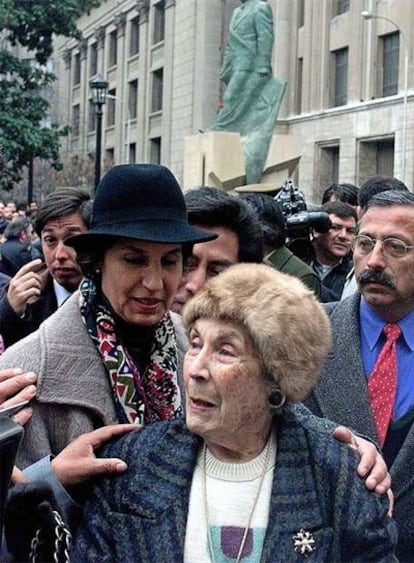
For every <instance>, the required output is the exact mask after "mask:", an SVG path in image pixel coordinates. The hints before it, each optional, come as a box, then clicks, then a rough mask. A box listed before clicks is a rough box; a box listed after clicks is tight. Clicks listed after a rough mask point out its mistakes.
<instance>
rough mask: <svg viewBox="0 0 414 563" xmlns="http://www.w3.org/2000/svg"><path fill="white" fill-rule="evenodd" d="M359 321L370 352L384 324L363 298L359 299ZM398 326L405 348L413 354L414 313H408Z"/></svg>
mask: <svg viewBox="0 0 414 563" xmlns="http://www.w3.org/2000/svg"><path fill="white" fill-rule="evenodd" d="M360 319H361V326H365V327H366V328H367V330H366V331H364V334H365V337H366V339H367V342H368V346H369V349H370V350H371V352H372V350H373V349H374V346H375V345H376V344H377V342H378V339H379V338H380V336H381V334H382V331H383V329H384V326H385V325H386V322H385V321H384V320H383V319H382V318H381V317H380V316H378V315H377V313H375V311H374V310H373V309H372V308H371V307H370V306H369V305H368V303H367V302H366V301H365V299H364V298H363V297H362V298H361V304H360ZM398 325H399V327H400V329H401V332H402V335H403V337H404V340H405V342H406V344H407V346H408V347H409V348H410V350H411V351H412V352H414V311H411V313H408V315H406V316H405V317H403V318H402V319H401V320H400V321H398Z"/></svg>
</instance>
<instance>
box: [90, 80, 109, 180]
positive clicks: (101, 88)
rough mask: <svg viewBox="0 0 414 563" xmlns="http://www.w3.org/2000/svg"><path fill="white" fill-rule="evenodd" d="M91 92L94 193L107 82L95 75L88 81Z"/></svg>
mask: <svg viewBox="0 0 414 563" xmlns="http://www.w3.org/2000/svg"><path fill="white" fill-rule="evenodd" d="M89 86H90V88H91V90H92V102H93V103H94V105H95V115H96V149H95V191H96V188H97V186H98V184H99V180H100V179H101V150H102V113H103V112H102V106H103V105H104V103H105V102H106V96H107V92H108V82H107V81H106V80H105V79H104V78H103V77H102V76H101V75H100V74H97V75H96V76H94V77H93V78H91V79H90V80H89Z"/></svg>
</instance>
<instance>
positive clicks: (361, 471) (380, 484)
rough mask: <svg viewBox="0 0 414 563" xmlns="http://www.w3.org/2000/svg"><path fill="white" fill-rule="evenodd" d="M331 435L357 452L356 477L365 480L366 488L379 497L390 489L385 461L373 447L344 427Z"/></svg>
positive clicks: (370, 443) (338, 428) (339, 427)
mask: <svg viewBox="0 0 414 563" xmlns="http://www.w3.org/2000/svg"><path fill="white" fill-rule="evenodd" d="M333 435H334V437H335V438H336V439H337V440H340V441H341V442H343V443H344V444H347V445H348V446H349V447H350V448H352V449H354V450H355V451H356V452H358V454H359V456H360V458H361V459H360V462H359V465H358V475H359V476H360V477H363V478H365V486H366V488H367V489H370V490H375V492H376V493H378V494H380V495H382V494H384V493H387V492H388V490H389V489H390V487H391V477H390V474H389V473H388V468H387V466H386V464H385V461H384V460H383V458H382V456H381V454H380V453H379V452H378V450H377V448H376V447H375V445H374V444H373V443H372V442H369V441H368V440H365V439H364V438H361V437H360V436H355V434H353V433H352V432H351V431H350V430H349V429H348V428H346V427H345V426H338V427H337V428H335V430H334V433H333Z"/></svg>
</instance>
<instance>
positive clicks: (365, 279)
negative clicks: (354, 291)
mask: <svg viewBox="0 0 414 563" xmlns="http://www.w3.org/2000/svg"><path fill="white" fill-rule="evenodd" d="M357 282H358V284H359V285H361V286H362V285H365V284H367V283H369V282H375V283H380V284H381V285H384V286H385V287H389V288H390V289H396V288H397V286H396V284H395V281H394V278H393V277H392V276H390V274H387V272H384V271H382V270H364V271H363V272H362V274H360V275H359V276H358V277H357Z"/></svg>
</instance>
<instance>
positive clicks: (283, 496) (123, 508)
mask: <svg viewBox="0 0 414 563" xmlns="http://www.w3.org/2000/svg"><path fill="white" fill-rule="evenodd" d="M183 318H184V323H185V325H186V328H187V331H188V335H189V340H190V348H189V350H188V352H187V353H186V356H185V359H184V381H185V388H186V406H187V409H186V420H185V421H184V420H174V421H169V422H163V423H159V424H153V425H150V426H147V427H145V428H144V429H142V430H141V431H139V432H133V433H132V434H129V435H128V436H124V437H123V438H122V439H121V440H119V441H117V442H115V443H112V444H110V445H109V446H108V447H107V449H106V451H105V454H104V455H107V456H119V457H120V458H122V459H125V460H126V461H127V463H128V466H129V470H128V472H127V473H125V474H124V475H122V476H120V477H117V478H116V479H113V478H112V479H108V478H105V479H102V480H101V481H100V482H99V483H98V484H97V486H96V487H95V489H94V492H93V494H92V497H91V498H90V499H89V501H88V502H87V504H86V507H85V513H84V519H83V523H82V525H81V528H80V529H79V531H78V534H77V536H76V538H75V543H74V546H73V552H72V561H73V562H82V563H84V562H94V561H99V562H100V563H101V562H105V561H107V562H111V563H113V562H115V561H122V562H125V561H142V562H149V561H150V562H155V561H156V562H157V563H162V562H164V561H165V562H168V563H171V562H179V561H186V562H197V563H201V562H209V561H212V562H219V561H220V562H222V561H235V562H239V561H249V562H256V561H257V562H259V561H267V562H279V561H280V562H286V561H288V562H289V563H290V562H293V561H304V560H306V561H309V562H311V561H318V562H322V561H326V562H329V563H331V562H334V561H335V562H341V561H347V562H350V561H354V562H356V561H358V562H361V563H362V562H366V561H376V562H379V561H382V562H388V561H396V559H395V557H394V555H393V550H394V545H395V541H396V533H395V524H394V522H393V521H391V520H390V519H389V518H388V517H387V501H386V499H385V498H384V497H379V496H378V495H377V494H375V493H372V492H369V491H367V489H366V488H365V486H364V483H363V481H362V480H361V479H360V478H359V477H357V474H356V466H357V462H358V460H357V458H356V456H355V453H354V452H353V451H352V450H351V449H350V448H348V447H347V446H345V445H343V444H341V443H339V442H338V441H336V440H335V439H334V438H333V437H332V435H331V431H332V426H331V424H330V423H329V422H327V421H321V420H320V419H317V418H315V417H313V416H311V415H309V414H308V413H307V412H304V410H303V408H301V407H299V406H296V405H295V403H296V402H298V401H301V400H302V399H303V398H304V397H305V396H306V395H307V393H308V392H309V390H310V389H311V388H312V386H313V385H314V384H315V382H316V380H317V377H318V373H319V370H320V368H321V365H322V363H323V361H324V359H325V356H326V353H327V351H328V348H329V345H330V329H329V321H328V319H327V317H326V315H325V313H324V311H323V309H322V306H321V305H320V304H318V302H317V301H316V299H315V297H314V296H313V294H312V292H310V291H309V290H307V289H306V288H305V287H304V286H303V285H302V284H301V282H300V281H299V280H297V279H296V278H293V277H290V276H287V275H285V274H282V273H280V272H277V271H275V270H273V269H272V268H270V267H268V266H265V265H253V264H239V265H235V266H231V267H230V268H229V269H228V270H226V271H225V272H223V273H221V274H220V275H219V276H217V277H216V278H213V279H211V280H210V281H209V282H208V283H207V284H206V286H205V287H204V288H203V289H201V290H200V292H199V293H198V294H196V295H195V297H193V298H192V299H191V300H190V301H189V303H188V304H187V305H186V307H185V309H184V313H183Z"/></svg>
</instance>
